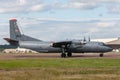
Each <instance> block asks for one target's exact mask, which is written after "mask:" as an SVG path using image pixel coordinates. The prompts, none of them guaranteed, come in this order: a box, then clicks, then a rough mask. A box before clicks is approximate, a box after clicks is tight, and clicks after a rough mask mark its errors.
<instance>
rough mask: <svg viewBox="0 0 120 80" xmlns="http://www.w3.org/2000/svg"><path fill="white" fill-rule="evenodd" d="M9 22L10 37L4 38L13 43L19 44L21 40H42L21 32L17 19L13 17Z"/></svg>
mask: <svg viewBox="0 0 120 80" xmlns="http://www.w3.org/2000/svg"><path fill="white" fill-rule="evenodd" d="M9 23H10V38H4V39H5V40H6V41H8V42H9V43H10V44H11V45H18V43H19V41H41V40H38V39H35V38H32V37H29V36H27V35H23V34H21V32H20V29H19V28H18V25H17V20H16V19H11V20H10V21H9Z"/></svg>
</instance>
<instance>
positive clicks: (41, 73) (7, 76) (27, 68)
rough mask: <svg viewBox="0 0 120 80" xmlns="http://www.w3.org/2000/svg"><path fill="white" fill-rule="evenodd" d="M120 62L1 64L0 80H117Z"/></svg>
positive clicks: (71, 60)
mask: <svg viewBox="0 0 120 80" xmlns="http://www.w3.org/2000/svg"><path fill="white" fill-rule="evenodd" d="M119 79H120V59H105V58H98V59H95V58H93V59H89V58H82V59H78V58H77V59H75V58H66V59H63V58H62V59H61V58H54V59H51V58H49V59H47V58H42V59H15V60H13V59H12V60H0V80H119Z"/></svg>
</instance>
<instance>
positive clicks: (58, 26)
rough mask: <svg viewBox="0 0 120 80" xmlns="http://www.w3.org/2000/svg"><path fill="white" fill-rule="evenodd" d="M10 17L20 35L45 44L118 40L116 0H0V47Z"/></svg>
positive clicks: (119, 18)
mask: <svg viewBox="0 0 120 80" xmlns="http://www.w3.org/2000/svg"><path fill="white" fill-rule="evenodd" d="M12 18H16V19H17V23H18V26H19V27H20V29H21V31H22V33H23V34H26V35H29V36H32V37H34V38H38V39H41V40H45V41H55V40H66V39H82V38H83V37H84V36H85V37H89V36H90V37H91V38H92V39H101V38H117V37H120V0H0V44H7V42H6V41H4V40H3V38H5V37H9V20H10V19H12Z"/></svg>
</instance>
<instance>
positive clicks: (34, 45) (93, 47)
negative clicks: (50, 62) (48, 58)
mask: <svg viewBox="0 0 120 80" xmlns="http://www.w3.org/2000/svg"><path fill="white" fill-rule="evenodd" d="M19 47H21V48H27V49H31V50H34V51H37V52H43V53H60V52H61V48H55V47H52V42H43V41H19ZM110 49H111V48H109V47H108V46H107V47H106V46H104V44H101V43H98V42H87V43H86V44H84V45H79V44H74V43H73V44H71V47H69V49H68V50H69V51H70V52H73V53H87V52H94V53H104V52H109V51H110ZM111 50H112V49H111Z"/></svg>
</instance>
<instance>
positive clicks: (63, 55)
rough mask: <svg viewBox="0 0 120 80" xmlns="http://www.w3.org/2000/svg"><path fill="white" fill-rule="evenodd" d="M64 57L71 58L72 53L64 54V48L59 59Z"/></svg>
mask: <svg viewBox="0 0 120 80" xmlns="http://www.w3.org/2000/svg"><path fill="white" fill-rule="evenodd" d="M66 56H67V57H71V56H72V52H67V54H66V50H65V48H62V53H61V57H62V58H65V57H66Z"/></svg>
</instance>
